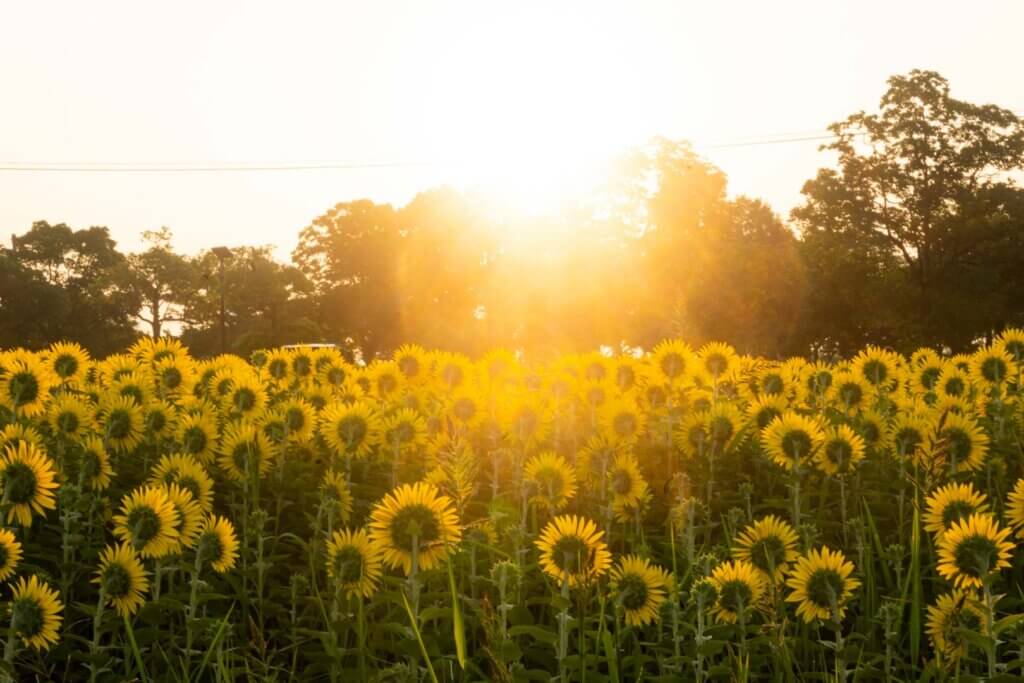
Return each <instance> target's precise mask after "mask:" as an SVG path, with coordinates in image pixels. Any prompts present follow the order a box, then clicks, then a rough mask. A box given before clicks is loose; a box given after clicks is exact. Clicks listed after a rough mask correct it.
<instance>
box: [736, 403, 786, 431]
mask: <svg viewBox="0 0 1024 683" xmlns="http://www.w3.org/2000/svg"><path fill="white" fill-rule="evenodd" d="M788 406H789V404H788V403H787V401H786V399H785V398H783V397H782V396H759V397H757V398H755V399H754V400H753V401H751V402H750V403H748V404H747V409H746V413H747V419H748V420H749V421H750V422H751V423H752V424H753V426H754V428H755V429H756V430H757V432H758V433H759V434H760V433H761V430H762V429H764V428H765V427H767V426H768V425H769V424H771V422H772V420H774V419H775V418H777V417H779V416H780V415H782V413H784V412H786V408H787V407H788Z"/></svg>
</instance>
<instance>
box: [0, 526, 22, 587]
mask: <svg viewBox="0 0 1024 683" xmlns="http://www.w3.org/2000/svg"><path fill="white" fill-rule="evenodd" d="M21 556H22V549H21V543H19V542H18V539H17V538H15V537H14V534H13V533H11V531H10V530H9V529H0V581H6V580H7V579H9V578H11V577H12V576H13V575H14V571H15V570H16V569H17V568H18V563H19V562H21Z"/></svg>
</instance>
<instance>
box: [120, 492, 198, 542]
mask: <svg viewBox="0 0 1024 683" xmlns="http://www.w3.org/2000/svg"><path fill="white" fill-rule="evenodd" d="M180 523H181V520H180V516H179V514H178V510H177V508H176V507H175V506H174V503H172V502H171V499H170V498H169V497H168V496H167V492H166V491H165V490H164V489H163V487H160V486H146V487H143V488H138V489H135V491H133V492H132V493H131V494H129V495H127V496H125V497H124V499H123V500H122V502H121V512H120V514H118V515H115V516H114V525H115V526H114V535H115V536H117V537H118V538H120V539H121V540H122V541H124V542H125V543H129V544H131V546H132V547H133V548H134V549H135V550H136V551H137V552H139V553H140V554H141V555H142V556H143V557H165V556H167V555H170V554H173V553H175V552H177V550H178V541H179V533H178V527H179V525H180Z"/></svg>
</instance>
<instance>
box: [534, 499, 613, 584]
mask: <svg viewBox="0 0 1024 683" xmlns="http://www.w3.org/2000/svg"><path fill="white" fill-rule="evenodd" d="M603 538H604V532H603V531H598V529H597V525H596V524H594V522H593V521H591V520H589V519H587V518H585V517H577V516H576V515H562V516H560V517H555V518H554V519H553V520H551V521H550V522H548V524H547V526H545V527H544V529H543V530H542V531H541V533H540V538H539V539H537V541H535V545H536V546H537V548H538V549H539V550H540V565H541V568H542V569H543V570H544V572H545V573H546V574H548V576H551V577H552V578H554V579H556V580H557V581H558V582H559V583H561V582H563V581H568V582H569V585H570V586H574V587H575V586H579V585H582V584H585V583H588V582H589V581H592V580H594V579H596V578H598V577H600V576H601V575H603V574H604V573H605V572H607V571H608V568H609V567H610V566H611V561H612V555H611V552H610V551H609V550H608V545H607V544H606V543H605V542H604V540H603Z"/></svg>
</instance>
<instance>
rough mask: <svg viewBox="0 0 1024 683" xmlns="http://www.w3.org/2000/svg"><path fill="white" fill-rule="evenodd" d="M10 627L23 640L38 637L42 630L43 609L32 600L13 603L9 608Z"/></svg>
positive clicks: (23, 599) (26, 599)
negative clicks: (23, 638)
mask: <svg viewBox="0 0 1024 683" xmlns="http://www.w3.org/2000/svg"><path fill="white" fill-rule="evenodd" d="M11 626H12V627H13V628H14V630H15V631H17V632H18V633H19V634H20V635H21V636H22V637H25V638H32V637H33V636H36V635H39V633H40V632H41V631H42V630H43V608H42V607H41V606H40V605H39V603H38V602H36V601H35V600H34V599H32V598H22V599H20V600H17V601H15V603H14V605H12V607H11Z"/></svg>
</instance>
